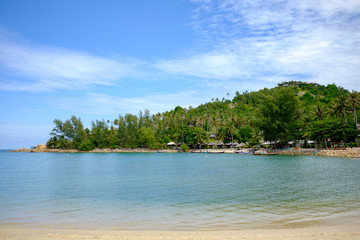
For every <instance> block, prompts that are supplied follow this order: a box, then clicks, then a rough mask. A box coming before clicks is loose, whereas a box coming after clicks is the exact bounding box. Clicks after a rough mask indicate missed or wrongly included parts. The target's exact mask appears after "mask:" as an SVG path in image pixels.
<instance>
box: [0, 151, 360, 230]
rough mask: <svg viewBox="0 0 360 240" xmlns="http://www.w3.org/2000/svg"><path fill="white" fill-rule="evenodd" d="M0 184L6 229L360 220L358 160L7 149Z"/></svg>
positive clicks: (0, 219)
mask: <svg viewBox="0 0 360 240" xmlns="http://www.w3.org/2000/svg"><path fill="white" fill-rule="evenodd" d="M0 179H1V180H0V191H1V195H0V202H1V204H0V224H10V223H20V224H22V225H29V226H36V225H55V226H59V227H64V226H72V227H94V228H116V229H241V228H253V227H255V228H256V227H262V228H264V227H265V228H267V227H270V228H274V227H275V228H276V227H281V228H283V227H303V226H308V225H316V224H318V225H331V224H338V223H339V221H341V223H346V222H352V223H356V221H357V222H359V221H360V211H359V210H358V209H360V201H359V199H360V161H359V160H356V159H341V158H322V157H315V156H303V157H301V156H247V155H236V154H221V155H220V154H219V155H206V154H165V153H148V154H146V153H144V154H142V153H133V154H124V153H120V154H116V153H111V154H90V153H81V154H79V153H78V154H64V153H59V154H56V153H32V154H30V153H4V152H1V153H0ZM354 221H355V222H354Z"/></svg>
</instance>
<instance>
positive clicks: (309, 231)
mask: <svg viewBox="0 0 360 240" xmlns="http://www.w3.org/2000/svg"><path fill="white" fill-rule="evenodd" d="M359 229H360V225H359V224H354V225H341V226H340V225H338V226H322V227H306V228H294V229H249V230H224V231H223V230H199V231H192V230H191V231H158V230H116V229H71V228H69V229H56V228H52V227H50V226H44V227H42V228H24V227H18V226H14V227H11V226H0V239H10V240H12V239H17V240H22V239H24V240H25V239H26V240H35V239H36V240H43V239H44V240H45V239H53V240H65V239H109V240H112V239H118V240H119V239H120V240H121V239H124V240H125V239H127V240H138V239H143V240H160V239H161V240H163V239H168V240H192V239H194V240H195V239H196V240H198V239H202V240H215V239H219V240H220V239H248V240H249V239H268V240H282V239H294V240H310V239H319V240H322V239H327V240H335V239H349V240H352V239H360V230H359Z"/></svg>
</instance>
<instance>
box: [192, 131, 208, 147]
mask: <svg viewBox="0 0 360 240" xmlns="http://www.w3.org/2000/svg"><path fill="white" fill-rule="evenodd" d="M193 135H194V147H196V146H197V145H200V144H201V143H203V142H204V140H205V139H206V132H205V130H204V129H202V128H199V127H194V128H193Z"/></svg>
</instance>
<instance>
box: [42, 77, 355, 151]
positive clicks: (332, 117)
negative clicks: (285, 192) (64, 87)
mask: <svg viewBox="0 0 360 240" xmlns="http://www.w3.org/2000/svg"><path fill="white" fill-rule="evenodd" d="M220 99H221V100H219V98H215V99H212V101H211V102H208V103H205V104H202V105H200V106H198V107H196V108H193V107H189V108H188V109H187V108H183V107H180V106H177V107H175V109H173V110H170V111H166V112H164V113H157V114H155V115H151V114H150V111H149V110H147V109H145V110H144V112H142V111H140V113H139V115H133V114H126V115H125V116H119V117H118V118H117V119H114V120H113V121H110V120H106V121H105V120H101V121H99V120H95V121H93V122H92V124H91V129H87V128H86V129H84V126H83V124H82V122H81V120H80V118H77V117H75V116H71V118H70V119H68V120H65V121H62V120H59V119H55V120H54V125H55V126H54V128H53V130H52V131H51V133H50V134H51V135H52V136H51V138H50V139H49V140H48V142H47V146H48V147H49V148H64V149H79V150H82V151H89V150H92V149H94V148H128V147H130V148H138V147H147V148H153V149H161V148H166V144H167V143H168V142H171V141H174V142H176V143H181V144H182V145H184V148H185V146H188V145H190V146H192V147H194V148H199V147H200V146H201V145H204V144H207V143H209V142H215V143H217V142H219V141H224V142H235V141H236V142H239V143H240V142H248V143H249V144H251V145H256V144H258V143H261V141H264V140H270V141H281V143H282V145H286V144H287V143H288V141H290V140H317V141H318V142H324V144H325V140H328V139H329V138H331V140H332V141H333V142H337V141H339V142H345V143H350V142H357V141H358V140H357V137H356V136H357V133H358V132H357V129H356V123H357V115H356V113H357V111H358V108H359V105H360V96H359V93H358V92H354V91H353V92H352V93H349V92H348V91H347V90H345V89H343V88H341V87H338V86H336V85H335V84H331V85H328V86H323V85H318V84H314V83H310V84H309V83H303V82H297V81H291V82H284V83H281V84H279V86H278V87H275V88H272V89H267V88H265V89H262V90H260V91H258V92H247V91H245V92H243V93H239V92H236V94H235V97H234V98H233V99H232V100H229V99H228V95H227V96H226V98H225V97H224V98H220ZM211 134H214V135H215V136H216V137H215V139H208V136H210V135H211Z"/></svg>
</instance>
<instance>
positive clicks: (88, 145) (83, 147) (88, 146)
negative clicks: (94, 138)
mask: <svg viewBox="0 0 360 240" xmlns="http://www.w3.org/2000/svg"><path fill="white" fill-rule="evenodd" d="M94 148H95V146H94V144H92V142H91V141H90V140H89V139H86V140H84V141H83V142H82V143H80V145H79V148H78V150H80V151H91V150H93V149H94Z"/></svg>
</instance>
